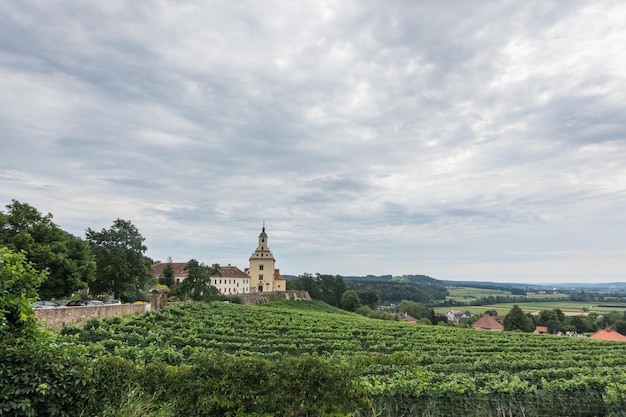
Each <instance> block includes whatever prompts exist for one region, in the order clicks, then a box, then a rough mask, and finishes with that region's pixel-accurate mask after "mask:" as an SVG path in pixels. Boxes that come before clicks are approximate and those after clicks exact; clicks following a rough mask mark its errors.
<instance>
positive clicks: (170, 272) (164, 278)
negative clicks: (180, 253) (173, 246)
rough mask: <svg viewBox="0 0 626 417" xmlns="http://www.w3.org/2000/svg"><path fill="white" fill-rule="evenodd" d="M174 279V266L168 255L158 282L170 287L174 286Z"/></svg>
mask: <svg viewBox="0 0 626 417" xmlns="http://www.w3.org/2000/svg"><path fill="white" fill-rule="evenodd" d="M174 279H175V277H174V266H173V265H172V257H171V256H170V257H168V258H167V263H166V264H165V268H163V272H161V276H160V277H159V284H161V285H166V286H168V287H169V288H172V287H173V286H174Z"/></svg>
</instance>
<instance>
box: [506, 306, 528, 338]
mask: <svg viewBox="0 0 626 417" xmlns="http://www.w3.org/2000/svg"><path fill="white" fill-rule="evenodd" d="M502 324H503V325H504V330H506V331H513V330H519V331H522V332H532V331H533V330H534V329H533V324H532V321H531V319H530V318H529V317H528V316H527V315H525V314H524V312H523V311H522V309H521V308H520V307H519V306H518V305H517V304H516V305H514V306H513V308H512V309H511V311H509V312H508V314H507V315H506V316H504V320H503V321H502Z"/></svg>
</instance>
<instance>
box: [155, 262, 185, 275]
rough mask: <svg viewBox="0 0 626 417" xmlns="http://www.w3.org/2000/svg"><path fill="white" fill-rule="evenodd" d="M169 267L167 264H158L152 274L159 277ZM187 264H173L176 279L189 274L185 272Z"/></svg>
mask: <svg viewBox="0 0 626 417" xmlns="http://www.w3.org/2000/svg"><path fill="white" fill-rule="evenodd" d="M166 266H167V262H157V263H155V264H153V265H152V272H154V274H155V275H157V276H159V275H162V274H163V270H164V269H165V267H166ZM186 266H187V262H172V268H174V276H175V277H186V276H187V275H188V274H189V273H188V272H187V271H186V270H185V267H186Z"/></svg>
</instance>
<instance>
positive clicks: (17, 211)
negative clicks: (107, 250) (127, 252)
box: [0, 200, 96, 299]
mask: <svg viewBox="0 0 626 417" xmlns="http://www.w3.org/2000/svg"><path fill="white" fill-rule="evenodd" d="M6 208H7V212H6V213H2V212H0V245H3V246H6V247H8V248H10V249H12V250H13V251H16V252H19V251H23V252H24V254H25V255H26V258H27V259H28V260H29V261H30V262H32V263H33V265H34V266H35V268H36V269H38V270H40V271H43V270H46V271H48V276H47V278H46V280H45V281H44V282H43V283H42V284H41V286H40V288H39V295H40V296H41V297H43V298H44V299H50V298H54V297H57V298H60V297H66V296H69V295H71V294H72V293H74V292H76V291H77V290H79V289H83V288H87V286H88V285H89V284H90V283H91V282H93V280H94V279H95V273H96V263H95V260H94V257H93V255H92V253H91V251H90V250H89V246H88V245H87V243H86V242H84V241H83V240H81V239H80V238H78V237H76V236H73V235H71V234H70V233H68V232H65V231H63V230H62V229H61V228H59V226H57V225H56V224H54V223H53V222H52V214H47V215H45V216H44V215H42V214H41V213H39V212H38V211H37V209H35V208H34V207H32V206H30V205H28V204H26V203H20V202H19V201H16V200H13V201H12V203H11V204H9V205H7V206H6Z"/></svg>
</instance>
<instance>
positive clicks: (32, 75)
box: [0, 0, 626, 283]
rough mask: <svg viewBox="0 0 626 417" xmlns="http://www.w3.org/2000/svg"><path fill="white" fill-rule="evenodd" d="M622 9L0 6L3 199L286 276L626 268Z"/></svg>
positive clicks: (72, 223) (577, 4) (542, 277)
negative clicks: (266, 251) (271, 263)
mask: <svg viewBox="0 0 626 417" xmlns="http://www.w3.org/2000/svg"><path fill="white" fill-rule="evenodd" d="M624 22H626V3H624V2H616V1H613V0H606V1H604V0H595V1H575V0H570V1H566V2H556V1H544V0H541V1H527V0H519V1H517V0H511V1H490V2H475V1H471V2H470V1H445V2H442V1H436V0H433V1H415V0H407V1H400V0H399V1H385V2H383V1H370V0H354V1H351V0H341V1H323V0H315V1H296V2H294V1H271V0H264V1H181V0H171V1H170V0H160V1H141V2H139V1H121V0H120V1H113V0H107V1H99V2H84V1H78V0H76V1H65V0H54V1H50V0H36V1H35V0H22V1H19V2H13V1H4V2H0V145H1V146H0V207H1V208H2V210H4V206H5V205H7V204H10V202H11V200H12V199H15V200H18V201H20V202H23V203H29V204H31V205H32V206H34V207H35V208H37V209H38V210H39V211H40V212H42V213H44V214H45V213H51V214H52V215H53V216H54V218H53V221H54V222H55V223H56V224H58V225H59V226H60V227H61V228H63V229H64V230H66V231H68V232H70V233H72V234H75V235H77V236H81V237H84V232H85V229H87V228H92V229H96V230H100V229H102V228H108V227H110V226H111V225H112V223H113V221H114V220H115V219H117V218H121V219H125V220H130V221H131V222H132V223H133V224H134V225H136V226H137V227H138V228H139V231H140V232H141V233H142V235H143V236H144V237H145V238H146V241H145V244H146V246H147V247H148V251H147V253H146V255H147V256H149V257H151V258H153V259H154V260H162V261H165V260H166V259H167V257H168V256H171V257H172V258H173V260H174V261H179V262H186V261H188V260H189V259H191V258H194V259H197V260H199V261H202V262H205V263H215V262H217V263H220V264H223V265H225V264H229V263H231V264H233V265H236V266H238V267H240V268H241V269H243V268H244V267H246V266H247V265H248V258H249V256H250V255H251V254H252V252H253V251H254V249H255V248H256V246H257V242H258V241H257V239H258V235H259V233H260V231H261V227H262V224H263V221H265V225H266V230H267V233H268V236H269V247H270V249H271V250H272V252H273V254H274V256H275V257H276V259H277V267H278V268H280V269H281V272H282V273H283V274H290V275H300V274H302V273H305V272H310V273H316V272H319V273H328V274H341V275H367V274H374V275H381V274H393V275H403V274H425V275H430V276H432V277H434V278H439V279H455V280H456V279H458V280H489V281H501V282H507V281H514V282H537V283H542V282H543V283H547V282H575V281H585V282H609V281H626V258H625V255H626V58H625V54H624V53H623V52H624V50H625V49H626V25H625V24H624Z"/></svg>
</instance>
